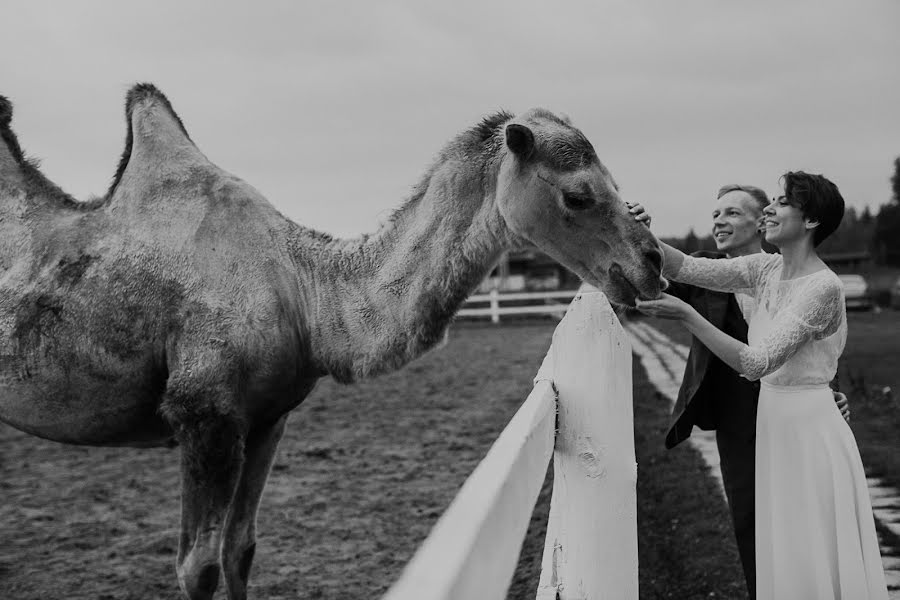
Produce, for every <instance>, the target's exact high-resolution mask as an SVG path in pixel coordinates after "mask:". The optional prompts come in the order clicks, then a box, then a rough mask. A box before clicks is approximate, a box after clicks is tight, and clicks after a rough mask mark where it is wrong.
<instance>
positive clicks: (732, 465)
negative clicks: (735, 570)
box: [716, 407, 756, 598]
mask: <svg viewBox="0 0 900 600" xmlns="http://www.w3.org/2000/svg"><path fill="white" fill-rule="evenodd" d="M754 408H755V407H754ZM746 425H747V424H746V422H745V423H744V426H743V427H741V428H739V429H737V430H730V429H724V430H723V429H721V428H720V429H719V430H718V431H717V432H716V445H717V446H718V447H719V461H720V467H721V469H722V482H723V483H724V486H725V496H726V497H727V498H728V506H729V508H731V519H732V521H733V523H734V535H735V538H736V539H737V547H738V552H739V553H740V555H741V565H742V566H743V567H744V578H745V579H746V580H747V590H748V591H749V592H750V598H756V539H755V528H756V517H755V515H756V513H755V510H754V505H755V498H754V495H755V490H756V487H755V481H754V477H755V470H756V469H755V462H754V461H755V459H756V456H755V455H756V427H755V423H753V424H752V426H750V427H747V426H746Z"/></svg>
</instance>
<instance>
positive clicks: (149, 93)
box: [125, 83, 191, 140]
mask: <svg viewBox="0 0 900 600" xmlns="http://www.w3.org/2000/svg"><path fill="white" fill-rule="evenodd" d="M145 105H156V106H158V107H160V108H162V109H163V110H164V111H165V112H166V113H168V115H169V116H170V117H171V118H172V119H173V120H174V121H175V124H176V125H177V126H178V129H180V130H181V133H182V134H184V137H186V138H187V139H189V140H190V139H191V136H190V135H188V132H187V129H185V128H184V123H182V121H181V117H179V116H178V113H176V112H175V109H174V108H172V103H171V102H169V99H168V98H166V95H165V94H163V93H162V92H161V91H159V88H157V87H156V86H155V85H153V84H152V83H138V84H135V85H133V86H132V87H131V89H130V90H128V95H127V96H126V97H125V117H126V118H127V119H128V123H129V124H133V123H134V121H133V119H134V111H135V108H138V107H141V106H145Z"/></svg>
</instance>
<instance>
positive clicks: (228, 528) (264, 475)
mask: <svg viewBox="0 0 900 600" xmlns="http://www.w3.org/2000/svg"><path fill="white" fill-rule="evenodd" d="M286 422H287V415H284V416H283V417H281V418H280V419H279V420H278V421H276V422H275V423H273V424H271V425H269V426H267V427H263V428H259V429H258V430H255V431H251V432H250V434H249V435H248V436H247V442H246V444H245V447H244V468H243V470H242V471H241V478H240V481H239V482H238V486H237V491H236V492H235V495H234V501H233V502H232V504H231V510H230V511H229V513H228V521H227V522H226V525H225V540H224V542H223V544H222V568H223V570H224V571H225V573H224V575H225V585H226V588H227V590H228V598H229V600H245V599H246V597H247V579H248V577H249V575H250V567H251V565H252V564H253V554H254V552H255V551H256V513H257V510H258V508H259V501H260V498H261V497H262V493H263V488H264V487H265V485H266V479H268V476H269V469H270V468H271V467H272V462H273V461H274V458H275V451H276V450H277V449H278V442H279V441H280V440H281V436H282V434H283V433H284V426H285V423H286Z"/></svg>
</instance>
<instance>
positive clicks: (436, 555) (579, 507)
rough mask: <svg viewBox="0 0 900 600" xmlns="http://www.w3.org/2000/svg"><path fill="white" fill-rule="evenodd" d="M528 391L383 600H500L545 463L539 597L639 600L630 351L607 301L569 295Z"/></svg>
mask: <svg viewBox="0 0 900 600" xmlns="http://www.w3.org/2000/svg"><path fill="white" fill-rule="evenodd" d="M513 295H514V294H509V295H507V296H513ZM518 314H521V313H518ZM535 382H536V383H535V387H534V389H533V391H532V392H531V394H530V395H529V396H528V398H527V399H526V400H525V403H524V404H523V405H522V407H521V408H520V409H519V411H518V412H517V413H516V415H515V416H514V417H513V418H512V420H511V421H510V423H509V424H508V425H507V427H506V428H505V429H504V430H503V432H502V433H501V434H500V436H499V437H498V438H497V440H496V442H495V443H494V445H493V446H492V447H491V449H490V451H489V452H488V454H487V456H486V457H485V458H484V460H482V462H481V463H480V464H479V465H478V467H477V468H476V469H475V471H473V472H472V474H471V475H470V476H469V478H468V479H467V480H466V482H465V483H464V484H463V487H462V488H461V489H460V491H459V493H458V494H457V496H456V498H455V499H454V500H453V502H452V503H451V504H450V507H449V508H448V509H447V511H446V512H445V513H444V514H443V515H442V516H441V517H440V519H439V520H438V522H437V524H436V525H435V526H434V528H433V530H432V532H431V534H430V535H429V536H428V538H427V539H426V540H425V542H424V543H423V544H422V546H421V547H420V548H419V550H418V551H417V552H416V554H415V556H414V557H413V559H412V560H411V561H410V562H409V564H408V565H407V566H406V568H405V569H404V571H403V574H402V576H401V578H400V579H399V580H398V581H397V582H396V583H395V584H394V586H393V587H392V588H391V589H390V590H389V591H388V593H387V595H386V596H385V598H384V600H451V599H453V600H475V599H477V600H502V599H503V598H505V597H506V593H507V590H508V588H509V584H510V581H511V580H512V576H513V572H514V570H515V567H516V563H517V561H518V556H519V552H520V550H521V546H522V541H523V539H524V537H525V532H526V530H527V527H528V523H529V521H530V519H531V514H532V512H533V510H534V505H535V502H536V500H537V496H538V493H539V491H540V488H541V485H542V483H543V481H544V477H545V476H546V473H547V465H548V463H549V461H550V458H551V456H552V457H553V465H554V481H553V496H552V499H551V504H550V515H549V521H548V526H547V537H546V540H545V544H544V554H543V560H542V566H541V577H540V583H539V585H538V588H537V590H536V597H537V598H538V599H540V600H556V599H557V598H559V599H561V600H574V599H579V600H582V599H584V598H617V599H632V598H633V599H636V598H637V597H638V579H637V514H636V506H637V499H636V481H637V469H636V463H635V458H634V434H633V412H632V401H631V399H632V381H631V348H630V345H629V343H628V338H627V336H626V333H625V331H624V330H623V329H622V326H621V325H620V324H619V321H618V319H617V318H616V316H615V314H614V313H613V310H612V308H611V307H610V305H609V303H608V302H607V300H606V297H605V296H604V295H603V294H602V293H600V292H597V291H595V290H588V291H585V292H583V293H579V294H578V295H577V296H576V297H575V300H574V301H573V302H572V304H571V306H570V307H569V310H568V312H567V313H566V315H565V317H564V318H563V320H562V322H561V323H560V324H559V325H558V326H557V328H556V331H555V332H554V334H553V343H552V345H551V347H550V349H549V351H548V352H547V355H546V356H545V358H544V361H543V364H542V365H541V368H540V370H539V371H538V374H537V376H536V378H535ZM554 388H555V391H554ZM554 400H555V401H554Z"/></svg>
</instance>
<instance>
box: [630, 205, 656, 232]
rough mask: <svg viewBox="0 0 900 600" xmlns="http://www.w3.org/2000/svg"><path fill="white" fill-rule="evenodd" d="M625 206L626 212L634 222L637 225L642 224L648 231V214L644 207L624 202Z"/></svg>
mask: <svg viewBox="0 0 900 600" xmlns="http://www.w3.org/2000/svg"><path fill="white" fill-rule="evenodd" d="M625 206H627V207H628V212H630V213H631V214H632V215H634V220H635V221H637V222H638V223H642V224H643V225H644V226H645V227H646V228H647V229H650V220H651V217H650V214H649V213H648V212H647V211H646V210H644V207H643V206H641V205H640V204H632V203H631V202H626V203H625Z"/></svg>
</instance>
